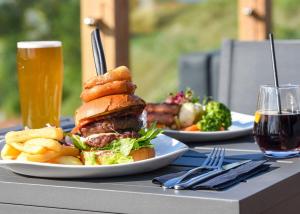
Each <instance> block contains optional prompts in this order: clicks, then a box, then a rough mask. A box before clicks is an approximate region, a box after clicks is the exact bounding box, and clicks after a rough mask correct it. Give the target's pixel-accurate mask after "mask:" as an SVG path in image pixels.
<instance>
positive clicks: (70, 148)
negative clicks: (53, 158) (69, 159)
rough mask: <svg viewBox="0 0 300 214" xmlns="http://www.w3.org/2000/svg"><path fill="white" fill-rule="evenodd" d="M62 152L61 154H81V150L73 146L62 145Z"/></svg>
mask: <svg viewBox="0 0 300 214" xmlns="http://www.w3.org/2000/svg"><path fill="white" fill-rule="evenodd" d="M60 154H61V156H79V155H80V151H79V149H77V148H75V147H73V146H62V148H61V151H60Z"/></svg>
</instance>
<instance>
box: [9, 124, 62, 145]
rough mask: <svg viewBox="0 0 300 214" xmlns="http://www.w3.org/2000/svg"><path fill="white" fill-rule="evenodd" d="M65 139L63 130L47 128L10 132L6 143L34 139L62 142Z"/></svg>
mask: <svg viewBox="0 0 300 214" xmlns="http://www.w3.org/2000/svg"><path fill="white" fill-rule="evenodd" d="M63 137H64V133H63V130H62V129H61V128H55V127H46V128H41V129H26V130H23V131H13V132H8V133H7V134H6V135H5V141H6V142H16V143H22V142H25V141H27V140H30V139H33V138H46V139H53V140H62V139H63Z"/></svg>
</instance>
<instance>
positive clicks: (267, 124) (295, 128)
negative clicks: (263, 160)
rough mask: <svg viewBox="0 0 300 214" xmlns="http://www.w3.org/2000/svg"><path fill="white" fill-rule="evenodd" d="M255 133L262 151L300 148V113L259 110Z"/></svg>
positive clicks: (256, 115)
mask: <svg viewBox="0 0 300 214" xmlns="http://www.w3.org/2000/svg"><path fill="white" fill-rule="evenodd" d="M253 134H254V138H255V141H256V142H257V144H258V145H259V147H260V148H261V150H262V151H290V150H295V149H297V148H300V113H295V114H293V113H288V112H282V114H276V113H275V112H262V113H260V112H257V113H256V114H255V123H254V128H253Z"/></svg>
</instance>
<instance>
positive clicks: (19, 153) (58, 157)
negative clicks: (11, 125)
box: [1, 127, 82, 165]
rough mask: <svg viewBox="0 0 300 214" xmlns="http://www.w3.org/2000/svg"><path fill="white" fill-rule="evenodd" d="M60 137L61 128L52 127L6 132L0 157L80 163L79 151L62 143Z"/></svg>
mask: <svg viewBox="0 0 300 214" xmlns="http://www.w3.org/2000/svg"><path fill="white" fill-rule="evenodd" d="M62 139H63V131H62V129H61V128H54V127H46V128H41V129H26V130H23V131H16V132H8V133H7V134H6V135H5V140H6V144H5V145H4V147H3V149H2V150H1V157H2V159H3V160H18V161H24V162H25V161H31V162H46V163H56V164H68V165H82V162H81V161H80V159H79V155H80V151H79V150H78V149H77V148H75V147H73V146H65V145H62V144H61V143H60V142H59V140H62Z"/></svg>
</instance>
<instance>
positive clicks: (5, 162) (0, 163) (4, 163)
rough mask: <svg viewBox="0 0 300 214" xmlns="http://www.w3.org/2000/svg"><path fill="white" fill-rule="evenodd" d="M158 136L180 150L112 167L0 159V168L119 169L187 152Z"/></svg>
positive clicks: (182, 146)
mask: <svg viewBox="0 0 300 214" xmlns="http://www.w3.org/2000/svg"><path fill="white" fill-rule="evenodd" d="M159 136H164V137H167V138H169V139H172V140H175V141H176V143H179V144H180V146H181V148H178V149H177V150H175V151H172V152H169V153H166V154H163V155H160V156H155V157H152V158H148V159H145V160H141V161H135V162H132V163H121V164H112V165H65V164H55V163H40V162H23V161H18V160H3V159H0V167H1V166H2V167H4V166H7V167H9V165H25V166H26V165H27V166H41V167H51V168H72V169H76V168H77V169H78V168H80V169H97V168H101V169H105V168H106V169H107V168H119V167H125V166H135V165H140V164H143V163H147V162H150V161H153V160H160V159H164V158H166V157H169V156H173V155H176V154H177V153H183V152H187V151H188V150H189V146H187V145H186V144H184V143H182V142H181V141H179V140H177V139H175V138H172V137H169V136H167V135H165V134H160V135H159Z"/></svg>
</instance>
